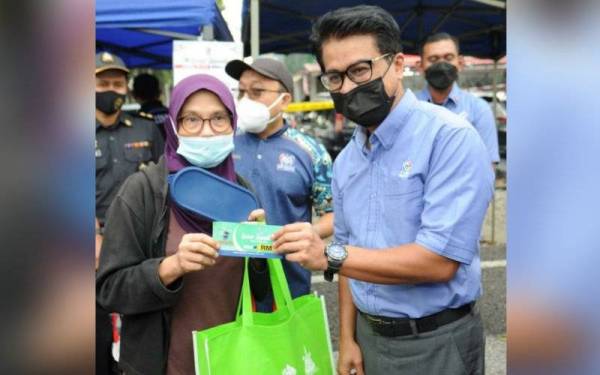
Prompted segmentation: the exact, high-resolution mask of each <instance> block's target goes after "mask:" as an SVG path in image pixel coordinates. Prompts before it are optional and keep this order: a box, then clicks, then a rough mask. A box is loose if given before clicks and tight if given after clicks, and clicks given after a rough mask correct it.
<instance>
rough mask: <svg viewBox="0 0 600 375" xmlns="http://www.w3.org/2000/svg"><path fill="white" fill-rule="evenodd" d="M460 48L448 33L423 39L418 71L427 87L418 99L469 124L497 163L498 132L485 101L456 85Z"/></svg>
mask: <svg viewBox="0 0 600 375" xmlns="http://www.w3.org/2000/svg"><path fill="white" fill-rule="evenodd" d="M459 46H460V45H459V42H458V39H457V38H455V37H453V36H451V35H450V34H447V33H437V34H434V35H431V36H430V37H428V38H427V39H426V40H425V43H424V44H423V46H422V47H421V62H420V64H419V70H420V71H421V73H422V74H424V75H425V80H426V81H427V85H426V87H425V88H423V90H421V91H420V92H419V93H417V97H418V98H419V99H420V100H425V101H428V102H429V103H433V104H438V105H441V106H443V107H446V108H448V109H449V110H450V111H452V112H454V113H456V114H457V115H459V116H460V117H463V118H465V119H466V120H467V121H469V122H470V123H471V124H472V125H473V126H474V127H475V130H477V132H478V133H479V135H480V136H481V139H482V140H483V143H485V146H486V147H487V150H488V154H489V156H490V160H491V162H492V163H497V162H499V161H500V155H499V154H498V132H497V130H496V122H495V120H494V115H493V113H492V109H491V108H490V106H489V104H488V103H487V102H486V101H485V100H483V99H481V98H478V97H476V96H475V95H473V94H471V93H469V92H466V91H463V90H461V89H460V88H459V87H458V84H457V83H456V80H457V79H458V73H459V72H461V71H462V69H463V67H464V59H463V57H462V56H461V55H460V47H459Z"/></svg>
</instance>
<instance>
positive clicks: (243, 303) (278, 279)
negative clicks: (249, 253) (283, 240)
mask: <svg viewBox="0 0 600 375" xmlns="http://www.w3.org/2000/svg"><path fill="white" fill-rule="evenodd" d="M267 265H268V266H269V277H270V280H271V286H272V289H273V298H274V300H275V304H276V305H277V309H278V310H279V311H284V312H287V313H288V314H290V313H293V312H294V311H295V307H294V303H293V300H292V294H291V293H290V288H289V286H288V282H287V280H286V278H285V272H284V271H283V265H282V264H281V260H280V259H267ZM248 267H249V258H245V260H244V278H243V281H242V292H241V293H240V300H239V302H238V308H237V319H238V320H239V319H240V315H241V320H242V325H244V326H250V325H252V324H253V323H254V319H253V315H252V314H253V313H254V312H253V311H252V293H251V292H250V274H249V269H248Z"/></svg>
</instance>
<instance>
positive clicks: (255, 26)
mask: <svg viewBox="0 0 600 375" xmlns="http://www.w3.org/2000/svg"><path fill="white" fill-rule="evenodd" d="M259 8H260V2H259V0H250V52H251V54H252V58H253V59H256V58H257V57H258V55H259V53H260V51H259V49H260V44H259V40H260V35H259V32H260V30H259V20H260V14H259Z"/></svg>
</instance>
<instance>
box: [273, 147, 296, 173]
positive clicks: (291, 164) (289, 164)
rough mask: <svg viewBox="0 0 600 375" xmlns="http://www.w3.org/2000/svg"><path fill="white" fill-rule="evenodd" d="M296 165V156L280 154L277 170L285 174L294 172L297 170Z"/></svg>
mask: <svg viewBox="0 0 600 375" xmlns="http://www.w3.org/2000/svg"><path fill="white" fill-rule="evenodd" d="M295 163H296V157H295V156H294V155H290V154H286V153H285V152H282V153H281V154H279V163H278V164H277V170H278V171H284V172H294V171H295V170H296V168H295Z"/></svg>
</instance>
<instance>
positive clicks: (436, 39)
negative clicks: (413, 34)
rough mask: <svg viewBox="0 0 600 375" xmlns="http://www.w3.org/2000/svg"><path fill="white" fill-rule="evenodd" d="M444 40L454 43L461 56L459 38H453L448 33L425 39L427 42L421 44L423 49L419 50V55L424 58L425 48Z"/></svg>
mask: <svg viewBox="0 0 600 375" xmlns="http://www.w3.org/2000/svg"><path fill="white" fill-rule="evenodd" d="M442 40H451V41H453V42H454V45H455V46H456V52H457V53H458V54H459V55H460V42H459V41H458V38H457V37H455V36H452V35H450V34H448V33H436V34H433V35H430V36H428V37H427V38H426V39H425V41H424V42H423V44H421V48H419V55H421V57H423V50H424V49H425V46H426V45H427V44H430V43H435V42H441V41H442Z"/></svg>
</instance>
